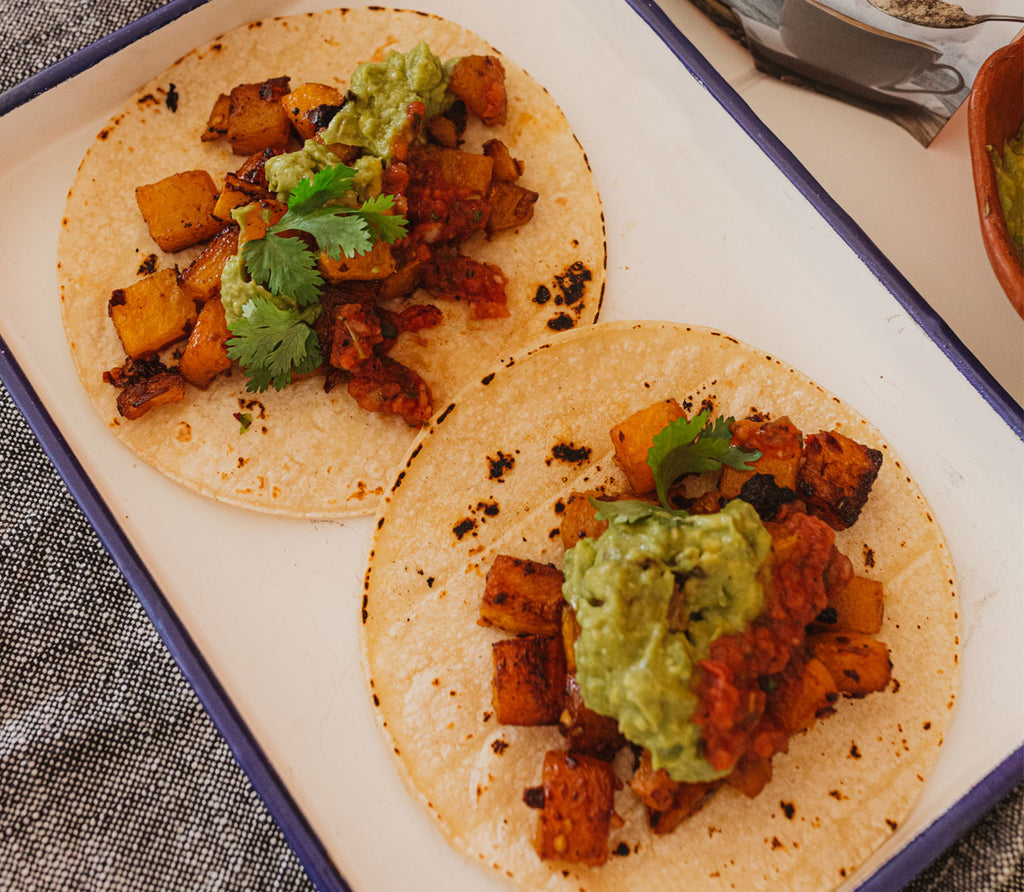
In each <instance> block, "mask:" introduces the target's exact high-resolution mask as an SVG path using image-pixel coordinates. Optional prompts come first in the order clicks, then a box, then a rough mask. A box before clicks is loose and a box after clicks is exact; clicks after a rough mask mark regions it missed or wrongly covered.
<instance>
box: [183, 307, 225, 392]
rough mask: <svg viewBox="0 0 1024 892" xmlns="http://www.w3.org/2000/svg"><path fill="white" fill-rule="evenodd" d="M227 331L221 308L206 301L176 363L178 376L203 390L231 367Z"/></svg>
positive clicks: (222, 308)
mask: <svg viewBox="0 0 1024 892" xmlns="http://www.w3.org/2000/svg"><path fill="white" fill-rule="evenodd" d="M229 337H231V332H230V330H229V329H228V324H227V320H226V319H225V318H224V305H223V304H222V303H221V302H220V301H219V300H210V301H207V302H206V303H205V304H203V308H202V309H201V310H200V311H199V318H198V319H197V320H196V324H195V327H194V328H193V329H192V333H191V334H190V335H189V336H188V342H187V343H186V344H185V350H184V351H183V352H182V354H181V359H180V360H179V361H178V369H179V371H180V372H181V376H182V377H183V378H184V379H185V380H186V381H188V383H189V384H194V385H195V386H196V387H206V386H208V385H209V383H210V382H211V381H212V380H213V379H214V378H215V377H216V376H217V375H219V374H220V373H221V372H223V371H226V370H227V369H229V368H231V360H230V359H228V348H227V342H228V338H229Z"/></svg>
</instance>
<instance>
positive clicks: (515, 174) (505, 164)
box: [483, 139, 525, 183]
mask: <svg viewBox="0 0 1024 892" xmlns="http://www.w3.org/2000/svg"><path fill="white" fill-rule="evenodd" d="M483 150H484V154H485V155H486V156H487V157H488V158H490V159H491V161H493V162H494V173H493V177H494V179H495V181H497V182H500V183H514V182H515V181H516V180H518V179H519V177H521V176H522V175H523V170H525V166H524V165H523V162H522V161H520V160H518V159H517V158H513V157H512V153H511V152H509V150H508V146H507V145H505V143H503V142H502V141H501V140H500V139H489V140H487V142H485V143H484V144H483Z"/></svg>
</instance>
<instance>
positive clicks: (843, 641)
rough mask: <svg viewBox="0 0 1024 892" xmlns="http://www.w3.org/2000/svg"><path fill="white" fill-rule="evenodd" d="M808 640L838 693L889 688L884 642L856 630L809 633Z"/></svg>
mask: <svg viewBox="0 0 1024 892" xmlns="http://www.w3.org/2000/svg"><path fill="white" fill-rule="evenodd" d="M807 643H808V645H809V646H810V649H811V653H812V654H813V655H814V656H815V657H816V658H817V659H819V660H821V662H822V663H824V664H825V668H826V669H828V671H829V673H830V674H831V675H832V678H833V680H834V681H835V683H836V687H837V688H838V689H839V691H840V692H841V693H843V694H851V695H855V696H861V695H863V694H870V693H873V692H875V691H883V690H885V688H886V687H888V685H889V681H890V678H891V673H892V662H891V661H890V659H889V647H888V645H887V644H886V643H885V642H884V641H879V640H878V639H876V638H872V637H871V636H870V635H860V634H858V633H856V632H834V633H833V632H826V633H825V634H822V635H808V636H807Z"/></svg>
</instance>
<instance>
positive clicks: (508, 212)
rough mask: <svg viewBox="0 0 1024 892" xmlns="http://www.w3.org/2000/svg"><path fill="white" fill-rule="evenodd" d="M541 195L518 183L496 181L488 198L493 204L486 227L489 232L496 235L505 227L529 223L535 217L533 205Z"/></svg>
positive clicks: (512, 227) (509, 227) (510, 227)
mask: <svg viewBox="0 0 1024 892" xmlns="http://www.w3.org/2000/svg"><path fill="white" fill-rule="evenodd" d="M539 197H540V195H539V194H538V193H536V192H533V191H532V190H530V189H524V188H523V187H522V186H519V185H517V184H516V183H495V184H494V185H493V186H492V187H491V194H490V195H489V196H488V199H487V200H488V201H489V202H490V205H491V213H490V216H488V218H487V226H486V227H485V229H486V231H487V234H488V235H489V236H490V235H494V233H496V232H500V231H501V230H503V229H514V228H515V227H517V226H522V225H523V224H525V223H529V222H530V220H532V219H533V206H534V205H535V204H536V203H537V199H538V198H539Z"/></svg>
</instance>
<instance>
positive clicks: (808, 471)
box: [797, 431, 882, 530]
mask: <svg viewBox="0 0 1024 892" xmlns="http://www.w3.org/2000/svg"><path fill="white" fill-rule="evenodd" d="M881 466H882V453H881V452H879V451H878V450H877V449H872V448H871V447H869V446H865V445H863V444H861V443H858V442H857V441H856V440H851V439H850V438H849V437H846V436H844V435H843V434H840V433H839V432H837V431H821V432H820V433H818V434H814V435H811V436H809V437H807V439H806V441H805V443H804V454H803V464H802V465H801V467H800V475H799V478H798V479H797V494H798V495H799V496H800V498H802V499H803V500H804V501H805V502H806V503H807V510H808V512H809V513H810V514H815V515H817V516H818V517H820V518H821V519H822V520H824V521H825V522H826V523H827V524H828V525H829V526H830V527H832V528H833V529H834V530H845V529H846V528H847V527H850V526H852V525H853V524H854V523H855V522H856V520H857V518H858V517H859V516H860V512H861V509H862V508H863V507H864V504H865V503H866V502H867V500H868V494H869V493H870V492H871V487H872V485H873V484H874V482H875V478H876V477H877V476H878V469H879V468H880V467H881Z"/></svg>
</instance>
